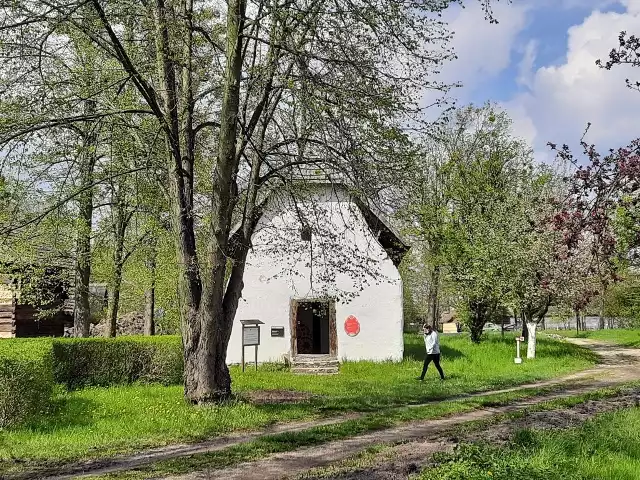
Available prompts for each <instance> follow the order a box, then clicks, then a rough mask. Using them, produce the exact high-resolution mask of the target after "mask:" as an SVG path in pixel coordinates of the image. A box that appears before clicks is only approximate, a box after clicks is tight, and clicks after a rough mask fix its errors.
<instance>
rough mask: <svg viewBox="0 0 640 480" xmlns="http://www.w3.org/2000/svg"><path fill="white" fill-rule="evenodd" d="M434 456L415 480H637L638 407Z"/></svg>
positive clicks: (639, 458) (639, 462) (639, 449)
mask: <svg viewBox="0 0 640 480" xmlns="http://www.w3.org/2000/svg"><path fill="white" fill-rule="evenodd" d="M438 457H439V458H438ZM436 458H437V459H438V460H439V462H440V464H439V465H438V466H437V467H436V468H430V469H427V470H426V471H424V472H423V473H422V474H421V475H420V476H419V477H418V478H419V480H436V479H437V480H480V479H486V480H489V479H493V480H637V479H638V478H640V408H632V409H627V410H620V411H618V412H615V413H609V414H605V415H602V416H599V417H596V418H595V419H594V420H591V421H588V422H587V423H585V424H584V425H583V426H581V427H579V428H575V429H571V430H565V431H556V432H550V431H535V430H523V431H521V432H519V433H518V434H517V435H516V438H515V440H514V442H513V444H512V445H511V446H509V447H508V448H494V447H491V446H483V445H467V446H463V447H462V448H460V449H459V451H457V452H456V453H454V454H451V455H441V456H437V457H436Z"/></svg>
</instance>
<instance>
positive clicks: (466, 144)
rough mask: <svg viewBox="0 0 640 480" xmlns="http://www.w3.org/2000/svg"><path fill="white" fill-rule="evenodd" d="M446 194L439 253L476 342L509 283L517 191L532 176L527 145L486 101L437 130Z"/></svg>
mask: <svg viewBox="0 0 640 480" xmlns="http://www.w3.org/2000/svg"><path fill="white" fill-rule="evenodd" d="M439 141H440V142H442V144H443V146H444V148H445V149H446V151H447V163H446V165H445V166H444V168H445V170H446V172H447V175H448V180H447V186H446V196H447V198H448V199H449V201H448V204H447V208H446V219H445V222H444V225H445V229H444V238H445V240H444V242H443V254H442V255H443V258H444V263H445V264H446V266H447V274H448V277H449V280H450V282H451V286H452V288H453V289H455V293H456V294H457V295H458V298H459V300H460V302H459V305H460V312H461V314H462V315H463V316H464V317H465V318H466V323H467V325H468V327H469V329H470V330H471V339H472V341H474V342H479V341H480V336H481V334H482V329H483V327H484V325H485V323H486V322H487V321H490V320H492V319H493V318H494V316H495V315H496V314H497V313H498V312H499V307H500V306H501V304H503V303H505V302H506V301H507V299H508V295H509V292H510V289H511V279H512V278H513V276H514V269H515V268H517V264H516V263H515V262H514V260H515V256H516V254H517V252H518V250H517V245H518V241H519V234H520V232H521V227H520V225H521V224H522V222H523V220H524V219H523V217H522V209H521V208H519V206H520V204H521V202H522V201H523V199H524V195H523V191H524V190H525V187H526V184H527V182H528V180H529V177H530V171H531V169H532V158H531V152H530V149H529V147H527V145H526V144H524V143H523V142H522V141H520V140H518V139H516V138H514V137H513V135H512V132H511V123H510V120H509V118H508V117H507V115H506V114H505V113H504V112H501V111H499V110H497V109H496V108H494V107H492V106H491V105H487V106H485V107H483V108H477V107H473V106H470V107H467V108H464V109H462V110H459V111H457V112H456V115H455V116H454V117H453V120H452V122H451V123H450V124H448V125H446V126H445V128H444V129H443V131H442V133H441V134H440V136H439Z"/></svg>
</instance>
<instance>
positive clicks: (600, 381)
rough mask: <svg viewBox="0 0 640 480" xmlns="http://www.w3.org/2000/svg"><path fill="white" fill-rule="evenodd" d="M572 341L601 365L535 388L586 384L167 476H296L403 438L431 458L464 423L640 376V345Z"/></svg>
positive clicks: (253, 479)
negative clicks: (447, 435)
mask: <svg viewBox="0 0 640 480" xmlns="http://www.w3.org/2000/svg"><path fill="white" fill-rule="evenodd" d="M569 341H571V342H572V343H575V344H578V345H582V346H585V347H588V348H590V349H592V350H593V351H595V352H596V353H597V354H598V355H599V356H600V358H601V363H600V364H598V365H597V366H596V367H595V368H592V369H589V370H586V371H583V372H579V373H577V374H574V375H570V376H568V377H564V378H562V379H558V380H551V381H548V382H540V383H536V384H534V386H537V387H543V386H552V385H559V384H562V383H572V382H581V384H580V385H578V386H575V387H569V388H566V389H562V390H561V391H558V392H555V393H550V394H546V395H541V396H537V397H532V398H529V399H526V400H522V401H517V402H514V403H512V404H510V405H507V406H503V407H495V408H482V409H479V410H474V411H472V412H468V413H463V414H459V415H453V416H451V417H446V418H440V419H434V420H427V421H418V422H411V423H409V424H405V425H402V426H400V427H396V428H391V429H387V430H384V431H379V432H374V433H371V434H366V435H362V436H358V437H354V438H350V439H346V440H340V441H336V442H331V443H327V444H325V445H321V446H317V447H310V448H301V449H298V450H295V451H291V452H286V453H281V454H276V455H272V456H270V457H267V458H265V459H262V460H259V461H255V462H247V463H242V464H239V465H237V466H235V467H233V468H227V469H223V470H215V471H204V472H194V473H190V474H187V475H181V476H174V477H167V480H210V479H227V480H267V479H283V478H294V477H296V476H299V475H300V474H302V473H304V472H307V471H309V470H311V469H315V468H320V467H327V466H329V465H335V464H337V463H339V462H342V461H345V460H347V459H349V458H351V457H353V456H354V455H356V454H358V453H361V452H363V451H364V450H366V449H367V448H369V447H372V446H374V445H380V444H394V443H399V442H420V451H419V454H420V455H423V458H424V457H426V456H428V454H429V453H434V452H436V451H443V450H447V449H450V448H452V446H453V443H451V442H448V441H446V440H443V435H444V434H445V433H446V432H447V431H450V430H451V429H452V428H453V427H456V426H460V425H462V424H464V423H467V422H471V421H477V420H486V419H489V418H491V417H493V416H495V415H499V414H505V413H513V412H517V411H520V410H523V409H526V408H528V407H531V406H534V405H537V404H540V403H543V402H547V401H550V400H556V399H560V398H568V397H572V396H576V395H581V394H584V393H588V392H592V391H595V390H598V389H601V388H605V387H611V386H616V385H620V384H622V383H626V382H631V381H636V380H640V350H639V349H628V348H622V347H618V346H616V345H612V344H609V343H605V342H599V341H595V340H586V339H569ZM522 388H525V386H520V387H516V388H512V389H506V390H501V391H500V392H508V391H514V390H519V389H522ZM488 393H498V392H485V393H484V394H483V395H487V394H488ZM412 446H413V447H415V444H412ZM370 473H373V472H370ZM367 478H387V477H384V476H377V475H376V476H375V477H373V476H368V477H367ZM388 478H398V477H388Z"/></svg>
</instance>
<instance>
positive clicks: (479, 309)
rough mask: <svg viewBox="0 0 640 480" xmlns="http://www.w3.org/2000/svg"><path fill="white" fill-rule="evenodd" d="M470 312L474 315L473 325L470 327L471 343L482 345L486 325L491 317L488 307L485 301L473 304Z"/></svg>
mask: <svg viewBox="0 0 640 480" xmlns="http://www.w3.org/2000/svg"><path fill="white" fill-rule="evenodd" d="M469 310H470V311H471V313H472V318H471V325H469V330H470V331H471V341H472V342H473V343H480V340H481V339H482V331H483V329H484V324H485V323H487V319H488V317H489V315H488V306H487V304H486V303H485V302H484V301H476V302H472V303H471V305H470V308H469Z"/></svg>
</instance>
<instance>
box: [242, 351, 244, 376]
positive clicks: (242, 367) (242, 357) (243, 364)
mask: <svg viewBox="0 0 640 480" xmlns="http://www.w3.org/2000/svg"><path fill="white" fill-rule="evenodd" d="M242 372H243V373H244V345H243V346H242Z"/></svg>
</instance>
